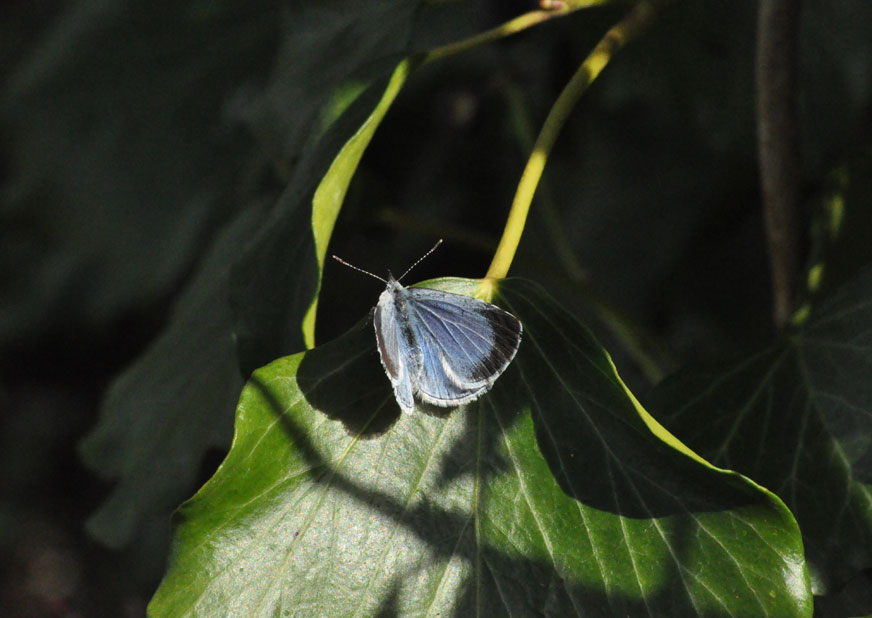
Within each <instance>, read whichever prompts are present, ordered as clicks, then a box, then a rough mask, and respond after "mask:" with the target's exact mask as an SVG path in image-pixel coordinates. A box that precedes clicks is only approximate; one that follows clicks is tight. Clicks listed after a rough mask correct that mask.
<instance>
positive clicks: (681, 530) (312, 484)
mask: <svg viewBox="0 0 872 618" xmlns="http://www.w3.org/2000/svg"><path fill="white" fill-rule="evenodd" d="M429 285H431V286H433V287H436V286H438V287H441V288H442V289H448V290H452V291H455V292H465V293H470V292H471V291H472V290H474V288H475V286H476V282H474V281H469V280H458V279H446V280H439V281H436V282H430V284H429ZM497 302H499V303H500V304H501V305H503V306H504V307H506V308H507V309H509V310H511V311H512V312H513V313H515V314H516V315H517V316H518V317H519V318H520V319H521V320H522V321H523V323H524V326H525V330H524V338H523V341H522V344H521V348H520V351H519V353H518V356H517V358H516V359H515V361H514V362H513V364H512V366H510V368H509V369H508V371H507V372H506V373H505V374H504V375H503V376H502V377H501V378H500V380H498V382H497V384H496V386H495V387H494V389H493V390H492V391H491V392H490V393H489V394H488V395H486V396H484V397H483V398H482V399H481V400H479V401H478V402H476V403H474V404H471V405H469V406H466V407H462V408H458V409H453V410H441V409H428V410H420V411H416V412H415V413H412V414H400V412H399V409H398V407H397V405H396V403H395V402H394V400H393V397H392V394H391V391H390V386H389V383H388V380H387V379H386V378H385V376H384V372H383V371H382V368H381V366H380V364H379V361H378V355H377V353H376V350H375V345H374V336H373V333H372V329H371V323H370V322H369V321H364V322H362V323H361V324H359V325H358V326H356V327H354V328H353V329H352V330H351V331H350V332H349V333H348V334H346V335H344V336H343V337H341V338H339V339H337V340H335V341H332V342H330V343H328V344H325V345H322V346H320V347H318V348H315V349H313V350H311V351H309V352H305V353H299V354H296V355H293V356H289V357H285V358H282V359H279V360H277V361H275V362H273V363H271V364H270V365H268V366H266V367H264V368H262V369H259V370H258V371H256V372H255V373H254V375H253V376H252V378H251V380H250V381H249V383H248V385H247V386H246V388H245V390H244V391H243V394H242V398H241V400H240V403H239V407H238V409H237V420H236V436H235V439H234V442H233V446H232V448H231V451H230V453H229V455H228V457H227V459H226V460H225V461H224V463H223V464H222V466H221V467H220V468H219V470H218V472H217V473H216V475H215V476H214V477H213V478H212V479H211V480H210V481H209V482H208V483H207V484H206V485H205V486H204V487H203V488H202V489H201V490H200V491H199V492H198V494H197V495H196V496H195V497H194V498H192V499H191V500H190V501H188V502H187V503H186V504H185V505H184V506H183V507H182V508H181V509H180V511H179V512H178V514H177V519H176V531H175V541H174V549H173V555H172V558H171V563H170V567H169V571H168V573H167V575H166V577H165V579H164V581H163V583H162V584H161V587H160V589H159V590H158V592H157V594H156V596H155V597H154V599H153V600H152V603H151V605H150V607H149V610H150V612H151V614H152V615H154V616H188V615H215V614H219V615H284V614H288V615H297V616H326V615H329V616H351V615H359V616H364V615H365V616H373V615H404V616H424V615H431V616H435V615H441V616H473V615H477V616H499V615H512V616H541V615H551V616H627V615H629V616H638V615H658V616H691V615H707V616H763V615H778V616H809V615H810V614H811V605H810V596H809V591H808V587H807V575H806V571H805V567H804V560H803V554H802V545H801V543H800V540H799V532H798V529H797V527H796V525H795V522H794V521H793V518H792V516H791V514H790V513H789V511H787V509H786V508H785V507H784V505H783V504H782V503H781V502H780V501H779V500H778V499H777V498H775V497H774V496H773V495H772V494H770V493H768V492H767V491H765V490H763V489H761V488H759V487H757V486H755V485H754V484H753V483H750V482H748V481H747V480H746V479H744V478H742V477H741V476H739V475H737V474H735V473H731V472H724V471H720V470H717V469H714V468H712V467H711V466H709V465H708V464H706V463H704V462H702V461H701V460H698V459H696V458H694V457H692V456H689V455H688V454H686V453H684V452H682V451H681V450H679V449H677V448H675V447H673V446H670V445H669V444H667V443H666V442H664V441H663V440H661V439H660V438H658V437H656V436H655V435H654V433H652V431H651V430H650V428H649V425H648V424H647V423H646V420H645V419H644V417H643V414H642V411H641V410H640V409H639V408H638V407H637V404H636V403H635V402H634V400H633V399H632V398H631V397H630V396H628V393H627V391H626V390H625V388H624V386H623V384H622V383H621V381H620V379H619V378H618V376H617V373H616V372H615V369H614V366H613V365H612V363H611V360H610V358H609V356H608V354H606V353H605V351H604V350H603V349H602V348H601V347H600V346H599V344H598V343H597V342H596V341H595V340H594V339H593V337H592V336H591V335H590V333H589V332H588V331H587V329H586V328H585V327H584V326H583V325H582V324H580V323H579V322H578V321H577V320H576V319H575V318H574V317H573V316H571V315H569V314H568V313H567V312H566V311H565V310H563V309H561V308H560V307H559V306H558V305H557V304H556V303H555V302H554V301H553V300H552V299H550V298H549V297H548V296H547V295H546V294H545V293H544V292H543V291H542V290H541V289H540V288H539V287H537V286H535V285H532V284H529V283H526V282H524V281H521V280H509V281H506V282H503V283H502V284H501V285H500V295H499V297H498V299H497ZM651 422H652V423H653V421H651ZM666 437H668V436H666Z"/></svg>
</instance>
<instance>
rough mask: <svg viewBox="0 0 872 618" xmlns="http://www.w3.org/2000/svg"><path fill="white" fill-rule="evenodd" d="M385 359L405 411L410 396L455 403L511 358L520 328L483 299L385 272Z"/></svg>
mask: <svg viewBox="0 0 872 618" xmlns="http://www.w3.org/2000/svg"><path fill="white" fill-rule="evenodd" d="M374 325H375V335H376V342H377V343H378V351H379V356H380V358H381V362H382V366H383V367H384V369H385V372H386V373H387V375H388V378H389V379H390V381H391V384H392V386H393V389H394V395H395V397H396V400H397V403H398V404H399V406H400V408H401V409H402V410H403V411H406V412H409V411H411V410H413V409H414V406H415V400H416V399H417V400H420V401H423V402H425V403H428V404H431V405H436V406H442V407H453V406H458V405H462V404H464V403H469V402H471V401H474V400H476V399H478V398H479V397H480V396H481V395H482V394H484V393H485V392H487V391H488V390H489V389H490V388H491V386H493V384H494V382H495V381H496V379H497V378H498V377H499V376H500V375H501V374H502V373H503V371H505V370H506V368H507V367H508V366H509V363H511V362H512V359H514V357H515V354H516V353H517V351H518V346H519V345H520V341H521V333H522V331H523V327H522V325H521V322H520V320H518V319H517V318H516V317H515V316H513V315H512V314H510V313H508V312H506V311H504V310H502V309H500V308H499V307H497V306H496V305H492V304H490V303H487V302H485V301H482V300H478V299H475V298H471V297H468V296H462V295H460V294H452V293H450V292H442V291H440V290H431V289H428V288H406V287H403V286H402V285H401V284H400V283H399V282H398V281H397V280H395V279H394V278H393V277H390V278H389V279H388V280H387V287H386V288H385V290H384V292H382V293H381V296H380V297H379V301H378V305H376V308H375V314H374Z"/></svg>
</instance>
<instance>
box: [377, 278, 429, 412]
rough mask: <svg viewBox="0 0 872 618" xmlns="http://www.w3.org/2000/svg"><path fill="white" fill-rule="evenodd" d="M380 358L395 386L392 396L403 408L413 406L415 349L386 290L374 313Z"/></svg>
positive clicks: (411, 408)
mask: <svg viewBox="0 0 872 618" xmlns="http://www.w3.org/2000/svg"><path fill="white" fill-rule="evenodd" d="M373 323H374V325H375V340H376V343H377V344H378V353H379V358H381V363H382V366H383V367H384V368H385V372H386V373H387V374H388V378H390V381H391V385H392V386H393V387H394V396H395V397H396V400H397V403H398V404H399V406H400V408H401V409H402V410H403V411H404V412H411V411H412V410H413V409H414V407H415V401H414V399H413V397H412V379H411V377H412V374H413V373H417V366H418V353H417V351H416V350H414V346H413V342H412V341H410V338H409V332H408V327H407V320H401V319H400V316H399V315H398V308H397V304H396V302H395V301H394V297H393V296H392V295H391V294H390V293H389V292H388V291H385V292H383V293H382V295H381V297H380V298H379V301H378V304H377V305H376V307H375V314H374V316H373Z"/></svg>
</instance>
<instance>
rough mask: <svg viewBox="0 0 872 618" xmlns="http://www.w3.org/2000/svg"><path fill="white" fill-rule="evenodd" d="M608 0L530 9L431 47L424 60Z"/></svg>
mask: <svg viewBox="0 0 872 618" xmlns="http://www.w3.org/2000/svg"><path fill="white" fill-rule="evenodd" d="M610 1H611V0H577V1H575V2H571V3H570V2H567V3H565V6H563V7H562V8H559V9H551V10H542V11H530V12H529V13H524V14H523V15H518V16H517V17H515V18H514V19H511V20H509V21H507V22H505V23H504V24H500V25H499V26H497V27H496V28H491V29H490V30H486V31H485V32H482V33H480V34H477V35H475V36H471V37H469V38H467V39H463V40H462V41H457V42H456V43H449V44H448V45H443V46H442V47H437V48H435V49H431V50H430V51H428V52H427V53H425V54H424V62H431V61H433V60H439V59H441V58H445V57H446V56H453V55H454V54H459V53H461V52H464V51H467V50H469V49H472V48H474V47H478V46H479V45H483V44H485V43H490V42H491V41H496V40H499V39H502V38H505V37H507V36H511V35H513V34H516V33H518V32H521V31H522V30H526V29H527V28H530V27H531V26H535V25H536V24H540V23H542V22H543V21H547V20H549V19H552V18H554V17H562V16H564V15H566V14H567V13H572V12H573V11H577V10H579V9H585V8H590V7H594V6H598V5H601V4H608V3H609V2H610Z"/></svg>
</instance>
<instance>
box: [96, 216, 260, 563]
mask: <svg viewBox="0 0 872 618" xmlns="http://www.w3.org/2000/svg"><path fill="white" fill-rule="evenodd" d="M262 216H263V209H260V210H257V209H253V210H251V211H249V212H247V213H245V214H244V215H243V216H241V217H239V218H238V219H237V220H236V221H234V222H233V223H232V224H231V225H230V226H228V227H227V229H226V230H224V232H223V233H222V234H221V235H220V236H219V238H218V239H217V240H216V243H215V246H214V247H213V248H212V250H211V252H210V254H209V255H208V256H207V257H206V259H205V260H204V262H203V264H202V265H201V266H200V269H199V271H198V274H197V276H196V277H195V278H194V280H193V281H192V282H191V285H190V286H189V287H188V289H187V290H186V291H185V293H184V294H183V295H182V297H181V298H180V299H179V301H178V304H177V306H176V308H175V310H174V312H173V316H172V318H171V319H170V322H169V325H168V326H167V328H166V330H164V332H163V334H162V335H161V336H160V337H159V338H158V339H157V340H156V341H155V342H154V343H153V344H152V345H151V347H150V348H149V349H148V350H147V351H146V352H145V354H143V355H142V356H141V357H140V358H139V359H138V360H137V361H136V362H135V363H134V364H133V365H132V366H131V367H130V368H129V369H127V371H125V372H124V373H123V374H122V375H121V376H120V377H119V378H118V379H117V380H115V382H113V384H112V386H111V387H110V388H109V390H108V392H107V393H106V397H105V400H104V401H103V411H102V415H101V419H100V422H99V424H98V425H97V427H96V428H95V429H94V430H93V431H92V432H91V433H90V434H89V435H88V436H87V437H86V438H85V440H84V441H83V442H82V444H81V448H80V452H81V455H82V458H83V459H84V461H85V463H86V464H87V465H88V466H90V467H91V468H92V469H93V470H95V471H97V472H99V473H100V474H101V475H103V476H104V477H106V478H117V479H119V482H118V484H117V486H116V487H115V488H114V490H113V492H112V493H111V495H110V496H109V498H108V499H107V500H106V502H105V503H104V504H103V505H102V506H101V507H100V509H99V510H98V511H97V512H96V513H94V514H93V515H92V516H91V518H90V519H89V521H88V524H87V525H88V529H89V531H90V532H91V533H92V534H93V535H94V536H95V537H96V538H98V539H100V540H101V541H102V542H104V543H106V544H108V545H110V546H112V547H120V546H123V545H125V544H127V543H128V542H129V541H130V539H131V537H132V536H133V535H134V534H136V532H137V530H138V529H139V526H140V524H141V523H142V521H143V519H144V518H145V516H146V514H149V513H159V512H161V511H169V510H171V509H172V508H173V507H174V506H175V505H177V504H178V502H179V500H180V499H182V498H183V497H184V495H185V493H186V492H188V491H189V489H190V487H191V485H192V483H193V482H194V481H195V475H196V473H197V470H198V469H199V467H200V461H201V459H202V457H203V455H204V454H205V452H206V451H207V450H208V449H209V448H210V447H217V448H226V446H227V443H228V437H229V435H230V433H231V431H232V429H231V424H232V421H231V418H232V414H233V403H232V401H233V399H234V398H236V397H238V396H239V391H240V389H241V388H242V385H243V383H244V381H245V380H244V378H243V376H242V374H241V373H240V371H239V364H238V363H237V361H236V347H235V341H234V337H233V329H232V323H231V314H230V307H229V305H228V303H227V294H228V268H229V266H228V264H229V263H230V261H231V258H232V256H234V255H236V254H237V253H238V252H239V250H240V247H242V246H244V245H245V244H246V243H247V241H248V237H249V235H250V234H251V233H252V231H253V230H254V229H256V226H257V225H258V224H259V221H260V219H261V218H262Z"/></svg>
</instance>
